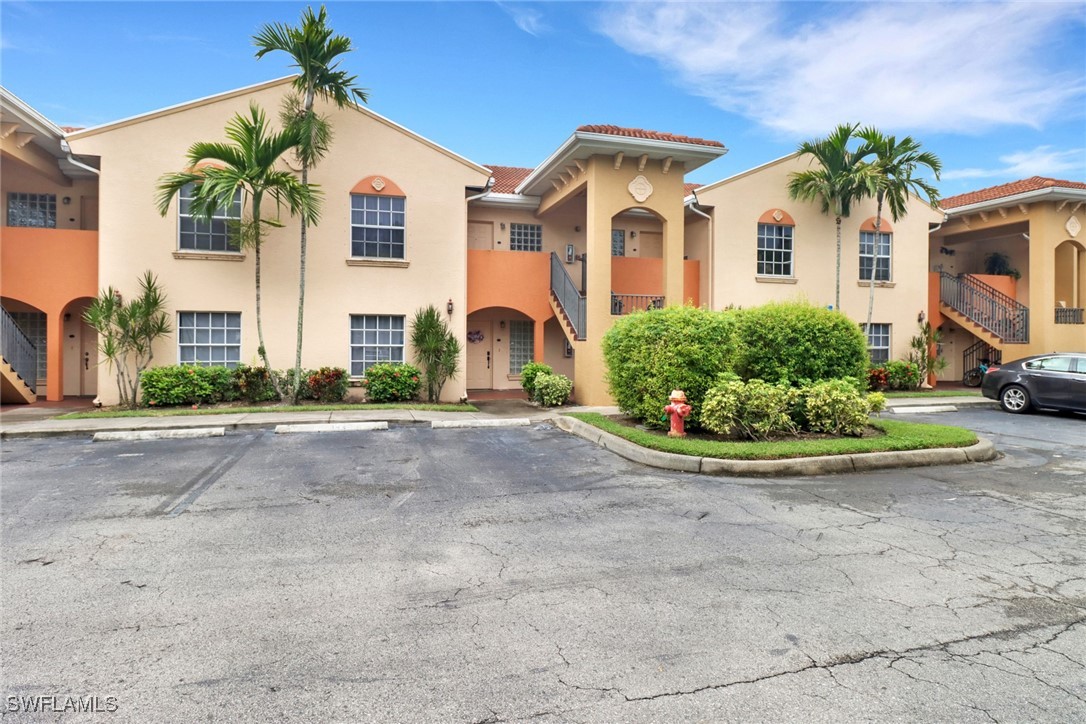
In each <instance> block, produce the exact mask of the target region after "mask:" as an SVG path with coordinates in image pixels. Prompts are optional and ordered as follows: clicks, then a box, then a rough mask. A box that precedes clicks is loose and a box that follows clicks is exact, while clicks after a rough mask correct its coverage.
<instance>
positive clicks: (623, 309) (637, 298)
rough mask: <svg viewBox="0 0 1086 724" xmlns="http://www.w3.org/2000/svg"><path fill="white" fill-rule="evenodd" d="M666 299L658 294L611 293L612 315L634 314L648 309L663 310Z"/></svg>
mask: <svg viewBox="0 0 1086 724" xmlns="http://www.w3.org/2000/svg"><path fill="white" fill-rule="evenodd" d="M663 308H664V298H663V297H662V296H660V295H658V294H615V293H614V292H612V293H611V314H613V315H616V316H617V315H620V314H633V313H634V312H643V311H645V310H646V309H663Z"/></svg>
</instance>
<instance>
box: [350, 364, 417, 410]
mask: <svg viewBox="0 0 1086 724" xmlns="http://www.w3.org/2000/svg"><path fill="white" fill-rule="evenodd" d="M421 375H422V373H421V372H420V371H419V368H418V367H415V366H414V365H409V364H393V363H391V362H380V363H378V364H375V365H373V366H371V367H370V368H369V369H368V370H366V378H365V379H364V380H363V381H362V384H363V385H365V387H366V396H367V398H369V401H370V402H401V401H403V400H414V399H415V398H416V397H418V396H419V388H420V387H421V385H422V383H421V382H419V379H420V377H421Z"/></svg>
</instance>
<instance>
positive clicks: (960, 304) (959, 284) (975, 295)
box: [939, 272, 1029, 343]
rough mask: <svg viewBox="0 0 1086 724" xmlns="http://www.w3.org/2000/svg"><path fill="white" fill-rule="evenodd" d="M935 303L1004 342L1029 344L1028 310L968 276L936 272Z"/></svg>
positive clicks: (996, 290)
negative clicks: (937, 288)
mask: <svg viewBox="0 0 1086 724" xmlns="http://www.w3.org/2000/svg"><path fill="white" fill-rule="evenodd" d="M939 301H940V302H942V303H943V304H945V305H947V306H948V307H950V308H951V309H954V310H955V311H957V312H958V313H959V314H961V315H962V316H964V317H965V318H966V319H968V320H969V321H971V322H973V323H974V324H976V325H977V326H979V327H981V328H982V329H986V330H988V331H989V332H991V333H992V334H994V335H995V336H996V337H999V339H1001V340H1002V341H1004V342H1014V343H1019V342H1028V341H1029V307H1027V306H1026V305H1024V304H1021V303H1020V302H1018V301H1017V300H1015V299H1012V298H1010V297H1009V296H1007V295H1006V294H1004V293H1003V292H1001V291H999V290H998V289H995V288H993V287H991V286H989V285H987V284H985V283H984V282H982V281H980V280H979V279H976V278H974V277H971V276H969V275H968V274H961V275H958V276H954V275H953V274H947V273H946V272H940V274H939Z"/></svg>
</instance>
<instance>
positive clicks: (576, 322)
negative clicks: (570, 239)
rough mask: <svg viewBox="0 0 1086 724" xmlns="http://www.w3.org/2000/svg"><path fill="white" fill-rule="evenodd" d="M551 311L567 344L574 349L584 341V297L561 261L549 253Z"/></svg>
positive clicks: (586, 313) (585, 310)
mask: <svg viewBox="0 0 1086 724" xmlns="http://www.w3.org/2000/svg"><path fill="white" fill-rule="evenodd" d="M550 303H551V309H552V310H553V311H554V315H555V316H556V317H558V321H559V323H561V325H562V331H563V332H564V333H565V335H566V339H568V340H569V343H570V344H571V345H572V346H573V347H574V348H576V347H577V343H578V342H583V341H584V340H585V327H586V326H587V324H586V322H587V316H588V312H587V305H586V304H585V296H584V294H582V293H581V291H580V290H579V289H578V288H577V286H576V285H575V284H574V283H573V280H572V279H570V277H569V273H568V272H567V271H566V267H565V265H564V264H562V260H561V259H559V258H558V255H557V254H555V253H554V252H553V251H552V252H551V295H550Z"/></svg>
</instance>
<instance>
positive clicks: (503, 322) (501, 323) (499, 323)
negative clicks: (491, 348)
mask: <svg viewBox="0 0 1086 724" xmlns="http://www.w3.org/2000/svg"><path fill="white" fill-rule="evenodd" d="M498 326H499V327H501V328H502V329H505V320H504V319H503V320H502V321H500V322H498Z"/></svg>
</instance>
